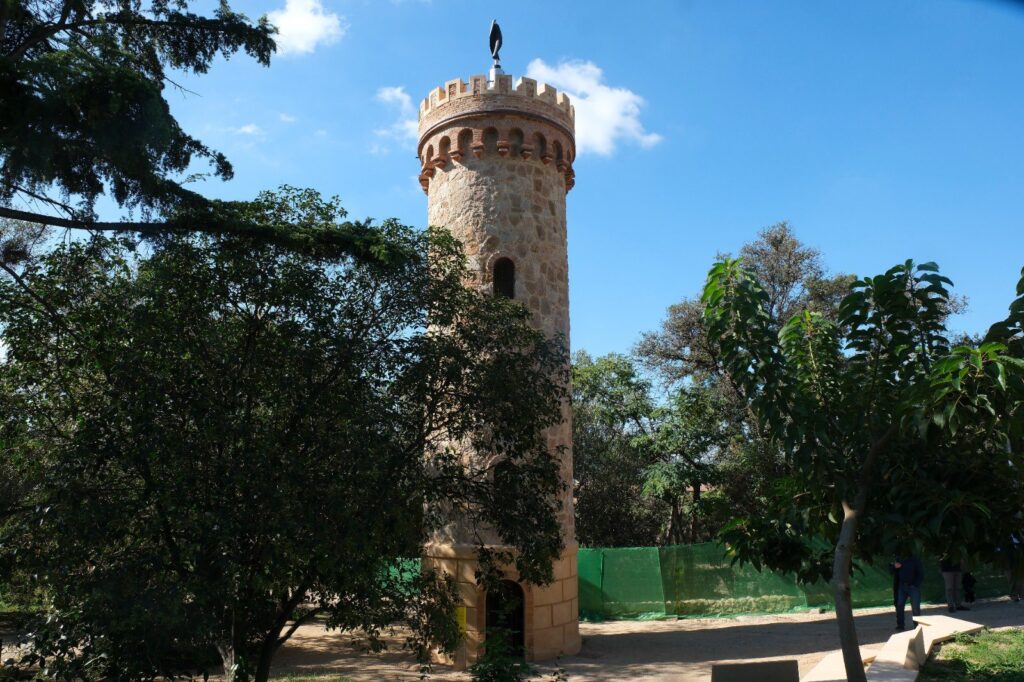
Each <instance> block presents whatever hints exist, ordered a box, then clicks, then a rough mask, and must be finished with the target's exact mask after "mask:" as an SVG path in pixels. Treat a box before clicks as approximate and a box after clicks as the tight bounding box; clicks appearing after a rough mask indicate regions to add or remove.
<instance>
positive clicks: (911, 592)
mask: <svg viewBox="0 0 1024 682" xmlns="http://www.w3.org/2000/svg"><path fill="white" fill-rule="evenodd" d="M892 566H893V572H894V574H895V579H896V583H897V585H898V594H897V597H896V629H897V630H902V629H903V628H904V614H905V611H906V608H907V599H910V608H911V613H913V614H914V615H915V616H920V615H921V584H922V583H924V566H923V565H922V564H921V560H920V559H918V558H917V557H916V556H914V555H913V554H906V555H904V556H901V557H898V558H897V559H896V561H894V562H893V564H892ZM911 625H915V623H913V622H911Z"/></svg>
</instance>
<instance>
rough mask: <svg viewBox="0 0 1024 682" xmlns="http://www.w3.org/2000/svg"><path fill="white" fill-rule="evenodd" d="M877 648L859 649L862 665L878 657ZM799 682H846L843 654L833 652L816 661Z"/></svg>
mask: <svg viewBox="0 0 1024 682" xmlns="http://www.w3.org/2000/svg"><path fill="white" fill-rule="evenodd" d="M878 651H879V650H878V648H877V647H871V648H868V647H861V648H860V659H861V662H862V663H865V664H867V663H870V662H871V661H873V660H875V656H877V655H878ZM801 682H846V665H845V664H844V663H843V652H842V651H833V652H832V653H830V654H829V655H827V656H825V658H823V659H821V660H820V661H818V665H816V666H814V667H813V668H811V671H810V672H809V673H807V675H805V676H804V677H803V678H801Z"/></svg>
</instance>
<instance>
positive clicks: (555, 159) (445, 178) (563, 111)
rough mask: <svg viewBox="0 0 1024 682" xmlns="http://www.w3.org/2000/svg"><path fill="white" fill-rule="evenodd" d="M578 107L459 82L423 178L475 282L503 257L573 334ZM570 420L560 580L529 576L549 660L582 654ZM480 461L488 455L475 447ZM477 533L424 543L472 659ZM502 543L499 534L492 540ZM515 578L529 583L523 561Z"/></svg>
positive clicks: (563, 430) (425, 134) (519, 293)
mask: <svg viewBox="0 0 1024 682" xmlns="http://www.w3.org/2000/svg"><path fill="white" fill-rule="evenodd" d="M573 129H574V111H573V109H572V106H571V104H570V103H569V100H568V98H567V97H565V96H564V95H562V94H560V93H557V92H555V90H554V89H553V88H550V87H549V86H545V85H540V86H538V85H537V84H536V83H535V82H534V81H531V80H530V79H520V81H519V82H518V83H517V84H516V86H515V87H513V86H512V79H511V77H510V76H506V75H504V74H501V75H498V76H497V78H496V81H495V82H494V83H487V80H486V78H484V77H483V76H474V77H472V78H471V79H470V83H469V85H468V86H467V84H466V83H464V82H462V81H461V80H456V81H449V82H448V83H446V84H445V88H437V89H435V90H434V91H433V92H431V94H430V96H429V97H428V98H427V99H426V100H424V102H423V105H422V106H421V108H420V141H419V146H418V149H419V156H420V161H421V174H420V183H421V185H422V186H423V189H424V191H425V192H426V193H427V196H428V218H429V223H430V225H434V226H439V227H445V228H447V229H449V230H450V231H451V232H452V234H453V235H454V236H455V237H456V238H457V239H459V240H460V241H461V242H462V244H463V247H464V249H465V253H466V256H467V259H468V263H469V269H470V273H471V275H470V281H469V282H467V284H468V285H470V286H478V287H481V288H483V289H485V290H490V289H491V287H492V285H493V282H492V273H493V269H494V264H495V262H496V261H497V260H498V259H501V258H509V259H511V260H512V262H513V263H514V265H515V295H514V299H515V300H516V301H518V302H520V303H522V304H523V305H524V306H525V307H526V308H527V309H528V310H529V311H530V313H531V314H532V319H533V323H534V324H535V325H536V326H537V328H539V329H541V330H542V331H544V332H545V333H546V334H548V335H549V336H551V337H561V338H563V339H564V340H565V343H566V344H568V339H569V273H568V250H567V239H566V218H565V195H566V192H568V191H569V189H571V188H572V186H573V184H574V182H575V179H574V178H575V174H574V172H573V170H572V162H573V160H574V158H575V153H576V150H575V140H574V137H573ZM563 415H564V419H563V421H562V423H561V424H560V425H558V426H556V427H553V428H551V429H549V430H548V432H547V433H546V437H547V439H548V445H549V449H550V451H551V452H558V451H559V450H561V451H562V452H563V455H562V461H561V473H562V478H563V480H564V481H565V482H566V483H568V484H570V486H569V487H568V489H567V491H566V494H565V498H564V500H563V508H562V511H561V515H560V518H559V522H560V524H561V526H562V529H563V537H564V539H565V543H566V550H565V552H564V553H563V555H562V556H561V557H560V558H559V559H558V560H557V561H556V563H555V566H554V571H555V582H554V583H552V584H551V585H547V586H543V587H541V586H536V585H529V584H522V587H523V590H524V596H525V605H524V609H525V610H524V617H525V623H524V625H525V633H524V638H525V642H526V654H527V658H528V659H530V660H542V659H546V658H552V657H555V656H560V655H569V654H573V653H576V652H578V651H579V648H580V636H579V601H578V592H577V591H578V581H577V570H576V568H577V567H576V550H577V545H576V542H575V523H574V517H573V506H572V490H571V482H572V423H571V412H570V408H569V405H568V404H565V405H564V406H563ZM467 456H468V457H475V456H482V457H486V453H480V454H475V453H467ZM473 539H474V537H473V530H472V529H470V528H467V527H464V526H463V524H462V523H460V521H459V519H451V522H450V523H449V524H448V525H447V526H446V528H445V529H444V530H443V531H441V532H440V533H438V534H436V535H435V536H434V537H433V538H432V541H431V542H430V543H429V544H428V545H427V546H426V547H425V548H424V553H423V556H424V565H425V566H432V567H434V568H438V569H440V570H443V571H444V572H446V573H448V574H449V575H451V576H453V577H454V578H455V579H456V581H457V582H458V585H459V590H460V592H461V594H462V603H463V607H464V608H465V612H464V616H465V620H466V638H465V644H464V645H463V647H461V649H460V650H459V651H458V652H457V653H456V656H455V657H454V660H452V661H450V662H453V663H455V664H456V666H457V667H464V666H465V665H467V664H469V663H472V662H473V661H474V660H476V657H477V654H478V651H479V645H480V644H481V643H482V642H483V634H484V630H485V625H486V623H485V620H486V618H485V615H486V604H485V601H486V595H484V594H483V593H482V592H481V591H480V589H479V587H478V586H477V585H476V581H475V576H474V572H475V570H476V556H475V553H474V543H473ZM484 540H485V541H486V542H489V543H492V544H497V543H498V542H500V538H498V537H497V536H496V535H495V536H492V537H489V538H488V537H486V536H485V537H484ZM506 574H507V577H508V578H509V579H512V580H518V576H517V574H516V573H515V569H514V567H511V566H510V567H507V570H506Z"/></svg>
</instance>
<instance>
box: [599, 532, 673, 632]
mask: <svg viewBox="0 0 1024 682" xmlns="http://www.w3.org/2000/svg"><path fill="white" fill-rule="evenodd" d="M602 574H603V575H602V577H603V580H602V582H601V593H602V602H603V604H604V615H605V616H606V617H607V618H644V619H650V618H663V617H664V616H665V592H664V590H663V589H662V581H661V560H660V559H659V557H658V548H657V547H633V548H623V549H616V550H614V551H611V552H609V551H608V550H604V558H603V562H602Z"/></svg>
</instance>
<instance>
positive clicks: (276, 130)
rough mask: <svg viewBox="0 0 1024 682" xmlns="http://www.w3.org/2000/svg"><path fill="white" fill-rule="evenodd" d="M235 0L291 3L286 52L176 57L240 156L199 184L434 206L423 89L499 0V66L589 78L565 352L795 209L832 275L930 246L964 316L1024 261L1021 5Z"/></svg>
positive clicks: (634, 329)
mask: <svg viewBox="0 0 1024 682" xmlns="http://www.w3.org/2000/svg"><path fill="white" fill-rule="evenodd" d="M286 3H287V4H286ZM234 6H235V8H236V9H238V10H241V11H244V12H246V13H247V14H249V15H250V16H253V17H256V16H259V15H260V14H262V13H264V12H272V13H273V12H277V14H272V17H273V18H274V19H275V20H276V21H277V22H278V23H280V24H281V26H282V27H283V32H282V36H281V46H282V48H283V52H284V53H283V54H280V55H279V56H277V57H275V59H274V61H273V64H272V66H271V67H270V68H269V69H267V68H262V67H259V66H257V65H256V64H254V63H253V62H252V61H251V60H249V59H247V58H244V57H239V56H236V57H235V58H233V59H231V60H230V61H228V62H226V63H220V64H218V65H217V66H215V68H213V69H212V71H211V72H210V73H209V74H207V75H205V76H202V77H188V78H185V79H184V81H185V85H187V87H188V88H189V89H191V90H193V91H194V92H195V93H196V94H190V95H183V94H180V93H177V92H169V93H168V95H169V99H170V101H171V103H172V108H173V110H174V112H175V114H176V115H177V116H178V118H179V120H180V121H181V123H182V124H183V125H184V126H185V128H186V129H187V130H189V131H190V132H192V133H193V134H195V135H197V136H198V137H199V138H200V139H202V140H203V141H204V142H207V143H208V144H210V145H212V146H213V147H215V148H216V149H218V150H220V151H223V152H224V153H226V154H227V155H228V158H229V159H230V160H231V161H232V163H233V164H234V167H235V178H234V180H232V181H230V182H228V183H220V182H216V181H208V182H207V183H206V184H205V185H204V186H201V187H200V188H199V189H201V191H203V192H204V193H206V194H207V195H209V196H216V197H222V198H246V197H251V196H253V195H254V194H255V193H256V192H257V191H259V190H261V189H265V188H273V187H276V186H278V185H280V184H283V183H288V184H292V185H298V186H310V187H314V188H317V189H319V190H320V191H322V192H323V193H325V194H337V195H340V196H341V198H342V200H343V202H344V204H345V206H346V208H347V209H348V210H349V212H350V214H351V215H353V216H354V217H360V218H362V217H367V216H372V217H375V218H386V217H397V218H399V219H401V220H402V221H404V222H406V223H409V224H412V225H416V226H423V225H424V223H425V220H426V198H425V196H424V195H423V193H422V192H421V191H420V189H419V186H418V184H417V183H416V180H415V178H416V175H417V173H418V170H419V168H418V163H417V161H416V159H415V138H414V135H410V130H411V125H412V123H411V122H412V121H413V120H414V117H415V113H414V107H415V106H416V105H417V103H418V102H419V100H420V99H421V98H422V97H423V96H425V95H426V93H427V92H428V91H429V90H430V88H432V87H435V86H437V85H441V84H443V83H444V81H445V80H448V79H451V78H455V77H463V78H466V77H468V76H469V75H471V74H475V73H484V72H485V71H486V69H487V68H488V66H489V56H488V50H487V33H488V29H489V25H490V21H491V19H492V18H497V19H498V20H499V22H500V23H501V26H502V30H503V33H504V39H505V47H504V48H503V50H502V63H503V66H504V68H505V71H506V72H507V73H512V74H514V75H516V76H519V75H523V74H525V73H527V72H530V73H533V74H541V75H545V76H548V77H550V78H551V79H554V80H556V81H558V82H556V83H554V84H555V85H557V86H560V87H562V88H564V89H567V90H570V91H572V92H575V93H576V94H577V95H579V98H578V100H577V122H578V127H579V128H580V130H579V137H580V140H579V141H580V146H581V149H580V154H579V158H578V160H577V162H576V164H575V170H576V187H575V188H574V189H573V190H572V192H570V193H569V195H568V218H569V259H570V297H571V317H572V320H571V324H572V345H573V347H574V348H585V349H587V350H589V351H590V352H592V353H597V354H602V353H606V352H611V351H620V352H628V351H629V349H630V348H631V347H632V345H633V344H634V343H635V342H636V341H637V340H638V338H639V336H640V334H641V333H642V332H644V331H649V330H653V329H655V328H656V327H657V326H658V325H659V324H660V322H661V320H662V319H663V317H664V312H665V308H666V307H667V306H668V305H670V304H672V303H673V302H676V301H678V300H679V299H681V298H683V297H685V296H692V295H695V294H696V293H698V292H699V290H700V287H701V285H702V283H703V280H704V276H705V274H706V272H707V270H708V267H709V266H710V265H711V263H712V262H713V260H714V257H715V254H716V253H717V252H720V251H736V250H737V249H738V248H739V247H740V246H741V245H742V244H743V243H744V242H746V241H750V240H752V239H754V238H755V237H756V235H757V232H758V231H759V230H760V229H761V228H762V227H764V226H767V225H770V224H772V223H775V222H777V221H780V220H788V221H790V223H791V224H792V226H793V228H794V229H795V231H796V233H797V235H798V237H799V238H800V239H802V240H803V241H804V242H806V243H808V244H809V245H811V246H814V247H815V248H818V249H820V250H821V251H822V253H823V255H824V260H825V262H826V264H827V266H828V267H829V268H830V269H831V270H832V271H834V272H851V273H855V274H859V275H871V274H875V273H877V272H880V271H883V270H885V269H887V268H888V267H889V266H891V265H893V264H895V263H897V262H901V261H903V260H904V259H906V258H913V259H915V260H918V261H926V260H935V261H937V262H938V263H939V264H940V265H941V266H942V268H943V271H944V272H945V274H947V275H948V276H950V277H951V278H952V279H953V280H954V281H955V282H956V285H957V286H956V291H957V292H958V293H961V294H965V295H967V296H968V297H969V299H970V310H969V311H968V312H967V313H966V314H965V315H962V316H959V317H958V318H957V319H955V320H953V326H954V327H956V328H957V329H961V330H966V331H973V332H980V331H984V330H985V329H986V328H987V326H988V324H990V323H991V322H993V321H995V320H997V319H1001V318H1002V317H1003V316H1004V313H1005V310H1006V306H1007V304H1008V303H1009V302H1010V300H1011V299H1012V297H1013V294H1014V285H1015V283H1016V281H1017V279H1018V277H1019V273H1020V269H1021V266H1024V87H1022V86H1024V5H1022V4H1013V3H1010V2H1005V1H997V0H990V1H986V0H916V1H912V0H884V1H883V0H879V1H868V0H858V1H857V2H849V1H847V2H839V1H834V0H804V1H797V0H790V1H785V2H783V1H779V2H768V1H755V0H742V1H740V0H737V1H728V0H714V1H712V0H706V1H701V2H683V1H676V2H654V1H643V0H638V1H636V2H631V3H623V2H597V1H591V2H579V3H568V2H554V0H547V1H546V2H530V1H525V0H517V1H516V2H499V1H497V0H492V1H491V2H481V1H480V0H472V1H470V0H433V1H430V2H427V1H423V0H361V1H360V0H352V1H346V0H266V1H263V0H261V1H259V2H256V1H253V0H245V2H239V1H238V0H236V1H235V3H234ZM538 60H539V61H538ZM410 105H411V108H412V109H411V108H410ZM584 129H585V130H584Z"/></svg>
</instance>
